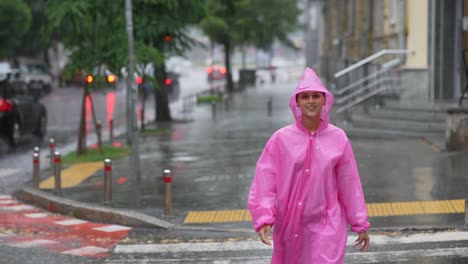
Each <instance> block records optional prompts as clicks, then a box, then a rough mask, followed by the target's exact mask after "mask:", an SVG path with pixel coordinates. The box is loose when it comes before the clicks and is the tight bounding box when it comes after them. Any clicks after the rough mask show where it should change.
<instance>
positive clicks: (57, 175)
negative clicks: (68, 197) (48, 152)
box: [54, 151, 62, 195]
mask: <svg viewBox="0 0 468 264" xmlns="http://www.w3.org/2000/svg"><path fill="white" fill-rule="evenodd" d="M54 162H55V174H54V177H55V186H54V187H55V188H54V192H55V194H56V195H62V183H61V178H60V177H61V175H60V174H61V170H62V168H61V167H62V166H61V163H62V159H61V156H60V152H58V151H56V152H55V153H54Z"/></svg>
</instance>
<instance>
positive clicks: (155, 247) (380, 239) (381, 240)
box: [114, 232, 468, 254]
mask: <svg viewBox="0 0 468 264" xmlns="http://www.w3.org/2000/svg"><path fill="white" fill-rule="evenodd" d="M355 239H356V237H355V235H350V237H349V238H348V242H347V245H348V246H353V245H354V240H355ZM371 239H372V240H371V243H372V245H394V244H412V243H424V242H442V241H462V240H465V241H468V232H441V233H434V234H414V235H408V236H399V237H394V236H387V235H372V238H371ZM196 245H197V246H196V247H194V243H178V244H141V245H117V246H116V247H115V249H114V252H115V253H130V254H131V253H158V252H208V251H242V250H262V249H271V247H268V246H266V245H264V244H262V243H261V242H259V241H241V242H213V243H212V242H210V243H197V244H196Z"/></svg>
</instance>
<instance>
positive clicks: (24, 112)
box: [0, 73, 47, 149]
mask: <svg viewBox="0 0 468 264" xmlns="http://www.w3.org/2000/svg"><path fill="white" fill-rule="evenodd" d="M34 91H35V90H31V89H28V87H27V84H26V83H24V82H23V81H21V80H20V74H19V73H11V74H7V76H6V78H3V79H0V139H4V140H6V141H7V142H8V144H9V146H10V148H11V149H14V148H16V147H17V146H18V144H19V143H20V142H21V141H22V140H23V139H24V138H26V137H27V136H31V135H34V136H37V137H38V138H39V139H43V138H44V136H45V134H46V131H47V110H46V108H45V107H44V105H43V104H41V103H40V102H39V97H40V93H37V94H32V93H34Z"/></svg>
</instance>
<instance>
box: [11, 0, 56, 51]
mask: <svg viewBox="0 0 468 264" xmlns="http://www.w3.org/2000/svg"><path fill="white" fill-rule="evenodd" d="M23 1H24V2H25V3H26V4H27V5H28V7H29V9H30V10H31V27H30V28H29V30H28V31H27V32H26V33H25V34H24V35H23V36H22V37H21V40H20V42H21V45H18V46H17V47H16V48H15V52H14V53H15V55H16V56H31V57H36V56H42V57H44V56H45V53H46V49H47V47H48V45H49V44H50V37H51V36H50V35H48V34H45V32H44V29H45V26H46V22H47V15H46V8H47V5H46V0H23Z"/></svg>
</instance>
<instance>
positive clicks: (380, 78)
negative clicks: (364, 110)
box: [334, 49, 413, 113]
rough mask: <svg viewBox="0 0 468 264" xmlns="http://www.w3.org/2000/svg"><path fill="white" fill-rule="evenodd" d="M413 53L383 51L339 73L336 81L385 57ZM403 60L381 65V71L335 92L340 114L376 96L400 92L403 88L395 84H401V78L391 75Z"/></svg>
mask: <svg viewBox="0 0 468 264" xmlns="http://www.w3.org/2000/svg"><path fill="white" fill-rule="evenodd" d="M409 53H413V51H411V50H403V49H388V50H381V51H379V52H377V53H375V54H373V55H371V56H369V57H367V58H365V59H363V60H361V61H359V62H357V63H354V64H353V65H351V66H349V67H347V68H345V69H343V70H341V71H339V72H337V73H335V74H334V77H335V81H338V79H339V78H340V77H342V76H346V75H349V74H350V73H353V72H354V71H355V70H357V69H360V68H361V67H362V66H364V65H366V64H368V63H370V62H372V61H374V60H376V59H379V58H380V57H382V56H384V55H397V54H400V55H401V54H409ZM401 63H402V60H401V59H399V58H397V59H392V60H390V61H387V62H386V63H383V64H381V65H380V69H379V70H377V71H375V72H372V73H370V74H368V75H366V76H364V77H362V78H360V79H358V80H357V81H354V82H352V83H350V84H348V85H346V86H344V87H342V88H340V87H338V89H336V90H335V91H334V94H335V96H336V97H337V100H336V102H337V104H339V105H340V107H339V108H338V109H337V112H338V113H341V112H344V111H346V110H348V109H349V108H351V107H353V106H355V105H357V104H359V103H361V102H363V101H365V100H367V99H369V98H371V97H374V96H376V95H379V94H381V93H383V92H385V91H388V90H393V91H397V90H400V89H401V87H395V84H398V85H399V84H400V80H399V77H398V78H395V77H391V76H390V74H391V73H394V70H395V68H397V67H398V66H400V65H401Z"/></svg>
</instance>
